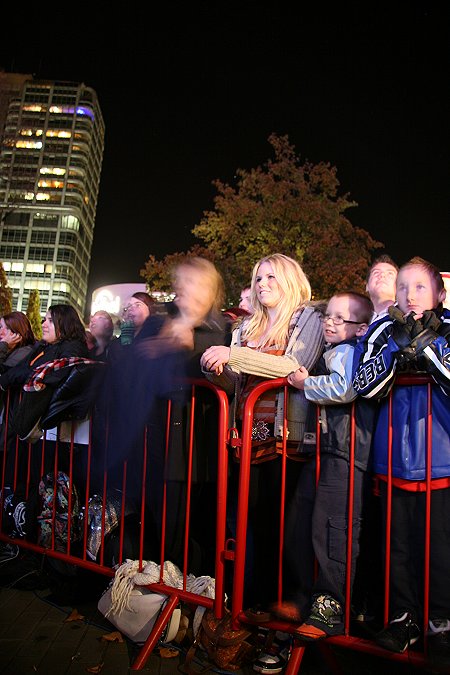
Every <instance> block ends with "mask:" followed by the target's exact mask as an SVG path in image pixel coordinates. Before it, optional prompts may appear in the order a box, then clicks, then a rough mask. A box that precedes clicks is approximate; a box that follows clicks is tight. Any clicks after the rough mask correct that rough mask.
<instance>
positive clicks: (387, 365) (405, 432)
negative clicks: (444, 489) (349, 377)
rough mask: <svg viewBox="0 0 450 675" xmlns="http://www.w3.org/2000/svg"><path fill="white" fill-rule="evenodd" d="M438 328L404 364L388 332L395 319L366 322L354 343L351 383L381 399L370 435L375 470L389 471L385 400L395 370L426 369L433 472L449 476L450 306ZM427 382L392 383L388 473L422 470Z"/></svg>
mask: <svg viewBox="0 0 450 675" xmlns="http://www.w3.org/2000/svg"><path fill="white" fill-rule="evenodd" d="M440 318H441V321H442V324H441V326H440V327H439V329H438V331H437V332H436V333H433V332H432V331H431V332H430V337H429V340H427V341H426V344H425V343H424V345H422V348H421V349H420V352H419V353H418V354H417V356H416V358H414V359H412V360H408V361H407V362H406V365H404V364H403V362H402V361H403V359H402V352H401V349H400V347H399V345H398V344H397V343H396V342H395V340H394V338H393V335H392V332H393V328H392V324H393V321H392V319H391V318H390V317H389V316H384V317H382V318H380V319H378V320H377V321H374V322H373V323H372V324H370V326H369V328H368V331H367V333H366V334H365V335H364V337H362V338H361V339H360V340H359V342H358V344H357V345H356V347H355V352H354V360H353V387H354V389H355V391H357V392H358V394H359V395H360V396H363V397H364V398H378V399H380V398H381V399H385V400H383V401H382V402H381V406H380V412H379V416H378V422H377V426H376V430H375V435H374V447H373V463H374V471H375V472H376V473H379V474H381V475H387V448H388V401H387V399H386V396H387V395H388V393H389V392H390V390H391V388H392V385H393V384H394V380H395V376H396V375H397V374H406V373H411V372H414V373H416V374H417V373H418V372H422V373H426V374H428V375H430V376H431V377H432V379H433V380H434V381H435V383H436V384H434V385H432V419H433V423H432V470H431V476H432V478H443V477H447V476H450V348H449V335H450V311H449V310H447V309H444V310H442V313H441V314H440ZM426 414H427V387H426V385H411V386H407V385H396V386H395V387H394V390H393V400H392V420H393V430H392V431H393V440H392V475H393V476H394V477H396V478H403V479H406V480H414V481H420V480H424V479H425V473H426Z"/></svg>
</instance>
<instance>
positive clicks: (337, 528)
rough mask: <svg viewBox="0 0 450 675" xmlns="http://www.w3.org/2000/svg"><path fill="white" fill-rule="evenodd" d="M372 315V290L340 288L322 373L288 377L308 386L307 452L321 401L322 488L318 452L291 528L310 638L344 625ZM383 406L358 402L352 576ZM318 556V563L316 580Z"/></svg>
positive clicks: (297, 599) (291, 557)
mask: <svg viewBox="0 0 450 675" xmlns="http://www.w3.org/2000/svg"><path fill="white" fill-rule="evenodd" d="M372 314H373V304H372V302H371V300H370V299H369V298H368V297H367V296H365V295H362V294H361V293H357V292H355V291H343V292H340V293H336V294H335V295H334V296H333V297H332V298H330V300H329V302H328V304H327V308H326V310H325V314H324V315H323V318H322V321H323V334H324V338H325V342H326V348H325V352H324V354H323V356H322V358H321V359H320V360H319V362H318V364H317V366H316V368H315V370H314V373H313V374H312V375H310V374H309V372H308V371H307V370H306V368H305V367H304V366H301V367H300V368H299V369H298V370H296V371H295V372H293V373H291V374H290V375H289V376H288V382H289V384H291V385H292V386H294V387H296V388H297V389H303V391H304V393H305V397H306V398H307V400H308V401H311V407H310V410H311V413H312V415H310V417H312V418H313V419H312V420H311V422H312V424H311V425H310V426H311V429H312V432H311V433H307V434H305V437H304V441H303V450H304V451H305V452H306V448H307V446H308V443H310V444H311V445H310V447H311V448H312V450H311V452H314V453H315V447H316V439H315V433H314V432H315V428H316V423H315V418H316V410H317V406H319V407H320V428H321V433H320V477H319V483H318V485H317V488H316V475H315V474H316V465H315V461H314V460H315V454H314V456H313V457H312V458H311V460H310V461H309V462H307V463H306V464H305V466H304V468H303V471H302V473H301V475H300V479H299V482H298V485H297V488H296V492H295V496H294V500H293V503H292V505H291V508H290V511H289V514H288V526H287V530H286V532H287V535H286V536H287V540H289V541H287V546H286V549H287V563H288V566H289V567H290V580H289V583H290V584H291V585H292V590H291V591H290V592H289V591H288V592H289V595H291V596H292V598H293V600H294V605H295V606H296V607H297V609H298V610H299V615H303V617H304V620H303V623H301V625H300V626H298V628H297V629H296V630H295V631H294V635H295V637H297V638H298V639H300V640H303V641H307V642H314V641H316V640H321V639H323V638H326V637H328V636H330V635H339V634H341V633H343V632H344V603H345V581H346V566H347V565H346V562H347V524H348V519H347V515H348V513H347V512H348V502H349V492H348V481H349V472H350V461H349V460H350V434H351V432H350V427H351V416H352V407H353V406H352V402H353V401H354V400H355V399H356V392H355V391H354V389H353V386H352V366H353V352H354V349H355V347H356V344H357V341H358V338H360V337H361V336H363V335H364V334H365V332H366V330H367V328H368V324H369V323H370V320H371V318H372ZM377 408H378V406H377V405H376V404H373V403H372V402H370V401H364V400H363V399H360V400H358V401H356V404H355V425H356V442H355V455H354V490H353V521H352V522H353V547H352V575H351V576H352V581H353V577H354V572H355V562H356V558H357V556H358V553H359V533H360V521H361V514H362V508H363V503H364V499H365V495H366V493H367V489H368V487H369V484H368V477H369V473H368V469H369V465H370V448H371V434H372V429H373V427H374V423H375V413H376V409H377ZM308 426H309V425H308ZM308 539H309V540H308ZM311 540H312V546H313V549H312V550H311ZM314 557H315V558H316V560H317V563H318V574H317V578H316V579H313V565H312V563H313V558H314Z"/></svg>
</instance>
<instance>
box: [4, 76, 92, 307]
mask: <svg viewBox="0 0 450 675" xmlns="http://www.w3.org/2000/svg"><path fill="white" fill-rule="evenodd" d="M3 75H4V76H3V77H0V89H3V92H4V91H5V89H6V86H7V85H6V82H5V81H6V79H7V74H6V77H5V74H3ZM11 75H13V74H11ZM16 81H17V78H16ZM9 91H11V87H10V88H9ZM0 98H1V97H0ZM104 136H105V126H104V122H103V117H102V113H101V110H100V106H99V103H98V100H97V95H96V93H95V91H94V90H93V89H91V88H90V87H87V86H86V85H84V84H79V83H75V82H57V81H47V80H45V81H44V80H34V79H32V78H30V79H27V80H25V81H24V82H23V84H22V86H21V87H20V89H19V91H17V88H16V90H15V91H14V93H13V94H12V95H10V97H9V100H8V105H7V112H6V118H5V123H4V127H3V129H2V130H1V131H0V141H1V154H0V260H1V261H2V263H3V267H4V269H5V271H6V274H7V276H8V281H9V286H10V287H11V289H12V291H13V308H14V309H17V310H21V311H25V310H26V308H27V304H28V297H29V294H30V290H31V289H33V288H37V289H38V290H39V294H40V297H41V311H42V312H45V310H46V309H47V307H48V306H49V305H50V304H55V303H65V304H71V305H73V306H74V307H75V308H76V309H77V310H78V311H79V312H80V314H81V315H84V312H85V306H86V294H87V287H88V276H89V265H90V257H91V249H92V241H93V236H94V226H95V215H96V209H97V199H98V193H99V187H100V174H101V166H102V160H103V149H104Z"/></svg>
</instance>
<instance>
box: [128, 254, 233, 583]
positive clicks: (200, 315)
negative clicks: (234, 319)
mask: <svg viewBox="0 0 450 675" xmlns="http://www.w3.org/2000/svg"><path fill="white" fill-rule="evenodd" d="M173 289H174V291H175V299H174V301H173V302H171V303H167V306H166V309H167V314H166V315H165V316H164V315H162V314H158V315H154V316H150V317H149V319H148V320H147V321H146V322H145V324H144V326H143V327H142V331H141V333H140V341H139V344H138V345H137V346H136V351H135V353H136V362H135V368H134V373H135V376H136V383H137V387H136V391H137V392H138V394H139V397H138V398H139V401H137V405H136V406H135V411H139V418H140V421H139V422H137V430H138V432H140V430H141V427H142V426H143V425H144V424H145V423H147V429H148V453H149V456H148V474H147V492H146V496H147V500H148V501H147V505H148V507H149V510H150V513H151V516H152V520H153V523H154V526H155V529H156V533H157V542H158V544H159V543H160V540H159V537H160V534H161V518H162V508H163V501H162V500H163V486H164V477H165V479H166V481H167V516H166V517H167V522H166V533H165V558H166V559H168V560H171V561H172V562H174V563H175V564H177V565H179V566H180V567H181V566H182V563H183V542H184V520H185V513H186V494H187V471H188V460H189V453H188V449H189V435H190V434H189V431H190V429H189V424H190V422H189V420H190V413H191V403H190V385H189V384H187V385H186V384H184V383H183V380H185V379H186V378H203V377H204V376H203V374H202V372H201V367H200V357H201V355H202V354H203V352H204V351H205V349H207V347H209V346H210V345H211V344H218V343H220V344H229V342H230V333H229V328H228V325H229V324H228V322H227V320H226V318H225V317H224V316H223V315H222V312H221V308H222V304H223V301H224V284H223V280H222V277H221V275H220V274H219V272H218V271H217V269H216V267H215V266H214V265H213V264H212V263H211V262H210V261H208V260H206V259H204V258H201V257H192V258H190V257H187V258H185V259H184V261H183V262H181V263H179V264H178V265H177V266H176V267H175V269H174V270H173ZM168 399H171V418H170V439H169V451H168V460H167V465H165V462H164V437H165V420H166V410H167V400H168ZM139 403H141V405H139ZM136 419H137V418H136V417H135V425H136ZM135 425H134V427H133V428H135ZM141 446H142V443H141ZM216 479H217V404H216V397H215V395H214V394H213V392H211V391H209V390H207V389H206V388H205V389H202V388H201V387H198V388H197V390H196V398H195V416H194V449H193V461H192V492H191V516H190V540H189V572H191V573H193V574H211V575H212V574H213V573H214V552H215V551H214V549H215V513H216ZM155 554H156V555H157V551H156V552H155Z"/></svg>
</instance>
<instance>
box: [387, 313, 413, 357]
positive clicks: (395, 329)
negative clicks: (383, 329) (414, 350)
mask: <svg viewBox="0 0 450 675" xmlns="http://www.w3.org/2000/svg"><path fill="white" fill-rule="evenodd" d="M388 312H389V316H390V318H391V319H392V320H393V323H392V337H393V338H394V340H395V342H396V343H397V344H398V346H399V347H400V350H401V351H404V350H407V351H409V350H410V347H411V340H412V336H411V331H412V330H413V328H414V324H415V321H414V316H413V315H412V314H409V315H408V316H407V317H404V316H403V313H402V311H401V310H400V309H399V308H398V307H395V306H394V305H392V306H391V307H389V310H388Z"/></svg>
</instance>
